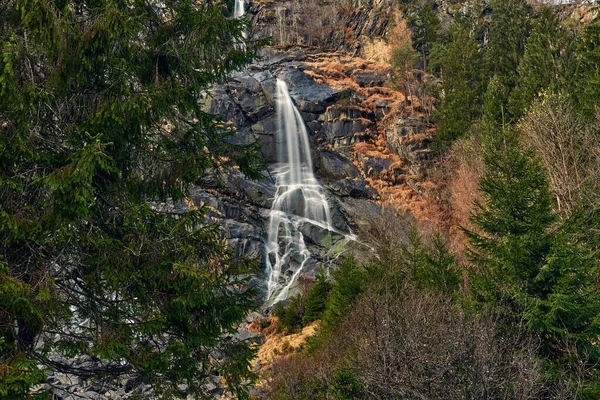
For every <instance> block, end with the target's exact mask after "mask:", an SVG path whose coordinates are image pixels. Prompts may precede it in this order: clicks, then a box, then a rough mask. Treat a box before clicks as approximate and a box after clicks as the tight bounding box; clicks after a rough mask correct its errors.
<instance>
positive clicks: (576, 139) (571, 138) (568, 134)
mask: <svg viewBox="0 0 600 400" xmlns="http://www.w3.org/2000/svg"><path fill="white" fill-rule="evenodd" d="M519 127H520V129H521V132H522V141H523V143H524V144H525V145H526V146H527V147H531V148H533V150H534V151H535V153H536V154H537V156H538V157H539V158H540V160H541V162H542V165H543V166H544V168H545V169H546V171H547V173H548V179H549V181H550V189H551V190H552V193H553V194H554V196H555V199H556V207H557V210H558V212H559V213H560V215H562V216H563V217H568V216H569V215H571V213H572V212H573V210H574V208H575V207H577V205H578V204H579V203H580V202H582V201H584V202H585V201H589V200H591V199H592V198H593V197H594V196H596V195H597V193H598V192H599V189H600V144H599V143H598V139H597V135H598V132H600V114H599V115H598V117H597V118H596V122H595V123H591V124H590V123H589V122H588V121H584V120H583V119H582V116H581V115H579V114H577V113H575V112H574V111H573V110H572V108H571V107H570V105H569V104H568V103H567V102H566V101H565V100H564V99H563V98H561V97H560V96H557V95H546V96H544V97H542V98H541V99H540V100H538V101H537V102H535V103H534V104H533V106H532V107H531V110H530V111H529V113H528V114H527V115H526V116H525V117H524V118H523V120H522V121H521V123H520V124H519Z"/></svg>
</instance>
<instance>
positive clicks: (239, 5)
mask: <svg viewBox="0 0 600 400" xmlns="http://www.w3.org/2000/svg"><path fill="white" fill-rule="evenodd" d="M245 13H246V10H245V6H244V0H235V4H234V6H233V18H241V17H243V16H244V14H245ZM242 35H243V36H244V39H245V38H246V32H245V31H244V32H243V33H242Z"/></svg>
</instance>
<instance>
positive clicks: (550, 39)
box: [508, 6, 578, 118]
mask: <svg viewBox="0 0 600 400" xmlns="http://www.w3.org/2000/svg"><path fill="white" fill-rule="evenodd" d="M577 42H578V41H576V40H574V38H573V37H571V35H569V34H568V33H567V32H566V31H565V30H564V29H563V28H562V27H561V25H560V22H559V20H558V16H557V15H556V14H555V12H554V10H553V9H552V8H551V7H548V6H544V7H542V8H541V9H540V10H539V11H538V12H537V15H536V19H535V20H534V21H533V30H532V32H531V36H530V37H529V38H528V39H527V42H526V45H525V54H524V55H523V57H522V58H521V61H520V63H519V66H518V68H517V74H516V77H517V78H516V87H515V89H514V90H513V91H512V93H511V94H510V99H509V107H508V108H509V110H510V113H511V115H512V116H513V117H514V118H520V117H522V116H523V114H524V112H525V111H526V110H527V108H528V107H529V106H530V104H531V103H532V101H533V100H534V99H535V98H536V97H537V96H538V95H539V94H540V93H542V92H544V91H550V92H553V93H558V92H564V91H566V92H570V91H571V90H568V89H569V88H570V87H571V85H572V83H571V81H572V80H573V78H574V77H575V76H576V71H577V68H576V67H577V60H576V58H575V46H576V44H577Z"/></svg>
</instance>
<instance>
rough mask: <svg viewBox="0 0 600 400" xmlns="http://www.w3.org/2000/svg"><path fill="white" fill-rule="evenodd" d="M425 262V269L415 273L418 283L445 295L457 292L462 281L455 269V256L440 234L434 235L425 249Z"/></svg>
mask: <svg viewBox="0 0 600 400" xmlns="http://www.w3.org/2000/svg"><path fill="white" fill-rule="evenodd" d="M425 262H426V263H425V267H424V268H423V269H422V270H420V271H418V273H417V280H418V281H420V282H422V283H423V284H425V285H427V286H429V287H430V288H432V289H437V290H441V291H443V292H444V293H447V294H451V293H455V292H457V291H458V288H459V285H460V283H461V281H462V279H461V276H460V273H459V271H458V269H457V268H456V256H455V255H454V254H452V252H451V251H450V249H449V247H448V240H447V239H446V238H445V237H444V236H442V235H441V234H440V233H436V234H435V235H434V236H433V238H432V239H431V243H430V244H429V245H428V246H427V247H426V250H425Z"/></svg>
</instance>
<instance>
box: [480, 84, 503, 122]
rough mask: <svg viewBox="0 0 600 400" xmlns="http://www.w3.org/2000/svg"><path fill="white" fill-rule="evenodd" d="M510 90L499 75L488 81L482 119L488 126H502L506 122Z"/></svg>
mask: <svg viewBox="0 0 600 400" xmlns="http://www.w3.org/2000/svg"><path fill="white" fill-rule="evenodd" d="M507 97H508V90H507V88H506V86H504V85H503V84H502V81H501V80H500V78H498V76H496V75H494V76H493V77H492V79H490V81H489V82H488V86H487V90H486V91H485V94H484V95H483V116H482V121H483V123H484V124H486V125H488V126H496V127H501V126H504V124H505V122H506V116H505V113H506V106H505V105H506V100H507Z"/></svg>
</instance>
